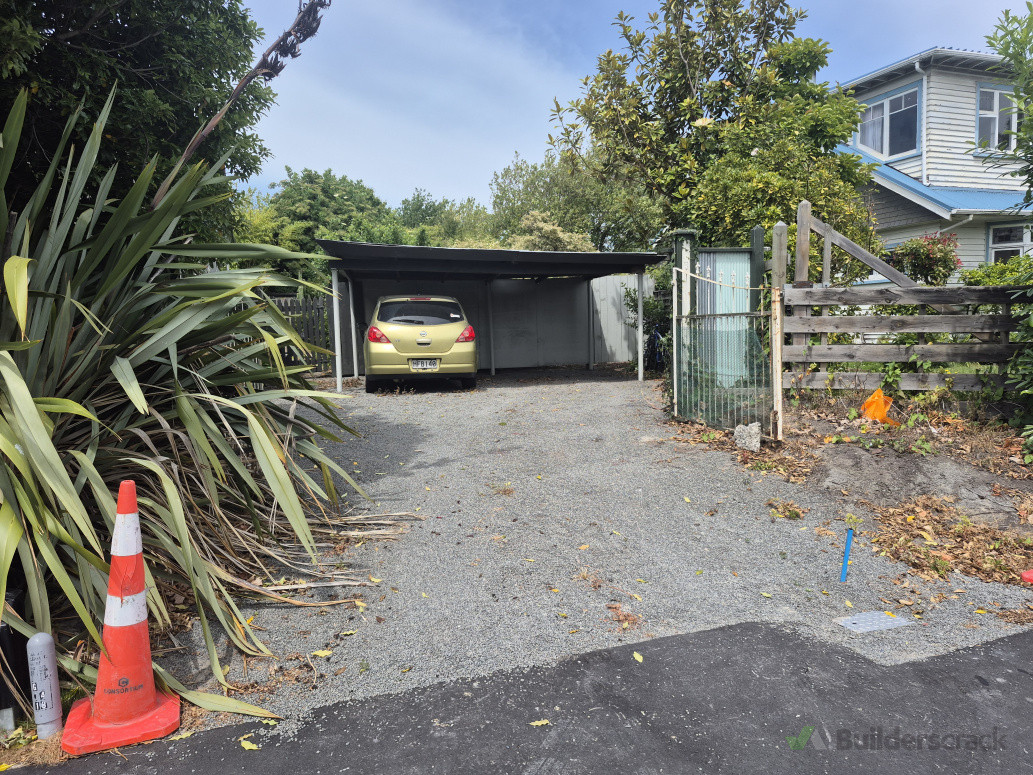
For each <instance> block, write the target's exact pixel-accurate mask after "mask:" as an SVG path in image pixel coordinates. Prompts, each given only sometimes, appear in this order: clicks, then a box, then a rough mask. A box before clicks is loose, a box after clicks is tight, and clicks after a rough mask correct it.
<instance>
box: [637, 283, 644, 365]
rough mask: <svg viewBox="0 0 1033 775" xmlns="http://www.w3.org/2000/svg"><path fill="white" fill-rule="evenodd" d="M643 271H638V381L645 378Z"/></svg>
mask: <svg viewBox="0 0 1033 775" xmlns="http://www.w3.org/2000/svg"><path fill="white" fill-rule="evenodd" d="M645 279H646V275H645V272H639V273H638V381H639V382H642V381H643V380H644V379H645V378H646V352H645V350H646V345H645V342H644V341H643V338H644V336H645V328H646V327H645V324H644V322H643V321H642V308H643V301H642V296H643V294H644V293H645V292H646V282H645Z"/></svg>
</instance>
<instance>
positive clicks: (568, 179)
mask: <svg viewBox="0 0 1033 775" xmlns="http://www.w3.org/2000/svg"><path fill="white" fill-rule="evenodd" d="M587 161H588V163H582V164H573V163H572V162H571V160H570V159H569V158H567V157H562V156H560V157H557V155H556V154H554V153H551V152H550V153H546V155H545V159H544V160H543V161H542V162H541V163H540V164H539V163H533V162H529V161H527V160H526V159H523V158H522V157H521V156H520V154H515V155H514V157H513V162H512V163H511V164H510V165H509V166H507V167H505V168H504V169H503V170H501V171H500V172H496V173H495V174H494V175H493V176H492V181H491V195H492V217H491V233H492V235H493V236H495V237H496V238H497V239H499V240H501V241H503V242H508V241H510V240H511V239H512V237H513V236H514V235H516V234H518V233H520V232H521V226H520V224H521V221H522V220H523V219H524V218H525V217H526V216H527V214H528V213H531V212H539V213H546V214H547V215H548V217H549V218H551V219H553V220H554V221H555V222H556V224H557V225H559V226H560V227H562V228H563V229H564V230H566V231H569V232H576V233H581V234H587V235H588V237H589V239H590V241H591V243H592V245H593V249H594V250H647V249H649V248H650V246H651V243H652V241H653V240H655V239H656V237H657V236H658V235H659V234H660V232H661V231H662V229H663V225H664V213H663V208H662V207H661V205H660V204H659V203H658V202H657V201H656V200H655V198H654V197H652V196H650V195H649V194H648V193H647V192H646V191H645V190H644V189H643V188H642V187H641V186H640V185H638V184H627V183H624V182H622V181H619V180H613V179H610V180H606V179H604V176H602V175H601V174H599V170H598V169H595V168H593V165H592V164H591V161H590V160H587Z"/></svg>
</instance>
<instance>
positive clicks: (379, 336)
mask: <svg viewBox="0 0 1033 775" xmlns="http://www.w3.org/2000/svg"><path fill="white" fill-rule="evenodd" d="M366 338H367V339H369V340H370V341H371V342H378V343H380V344H391V340H390V339H388V338H387V337H386V336H384V332H383V331H381V330H380V329H379V328H377V327H376V326H370V327H369V332H368V333H367V334H366Z"/></svg>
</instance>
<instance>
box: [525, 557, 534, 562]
mask: <svg viewBox="0 0 1033 775" xmlns="http://www.w3.org/2000/svg"><path fill="white" fill-rule="evenodd" d="M524 562H534V560H533V559H532V558H530V557H525V558H524Z"/></svg>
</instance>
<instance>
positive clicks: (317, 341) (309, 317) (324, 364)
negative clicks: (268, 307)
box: [272, 295, 334, 372]
mask: <svg viewBox="0 0 1033 775" xmlns="http://www.w3.org/2000/svg"><path fill="white" fill-rule="evenodd" d="M272 302H273V303H274V304H275V305H276V306H277V308H278V309H279V310H280V312H282V313H283V314H284V315H285V316H287V317H288V318H289V319H290V321H291V324H292V325H293V326H294V328H295V329H296V330H297V331H298V333H299V334H301V338H302V339H304V340H305V341H306V342H308V343H309V344H314V345H316V346H317V347H322V348H323V349H325V350H330V351H333V349H334V341H333V335H332V331H333V329H332V327H331V322H330V321H331V318H332V312H333V307H332V305H331V299H330V297H329V296H322V295H321V296H317V297H315V298H302V299H297V298H292V297H274V298H273V299H272ZM306 362H307V363H310V364H312V365H313V366H315V367H316V371H318V372H326V371H330V370H331V369H332V368H333V355H330V354H328V353H321V352H315V351H314V352H313V353H312V354H311V356H310V357H309V358H307V359H306ZM284 363H286V364H287V365H289V366H296V365H300V364H301V363H302V360H301V359H300V358H298V357H297V355H295V354H294V352H293V351H291V350H287V351H285V352H284Z"/></svg>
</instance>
